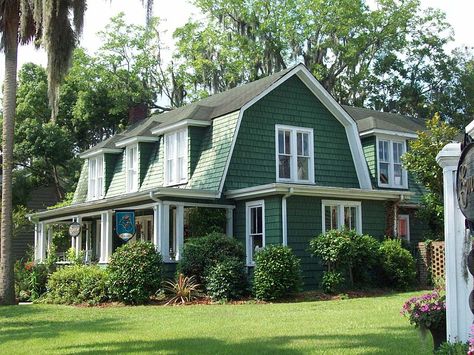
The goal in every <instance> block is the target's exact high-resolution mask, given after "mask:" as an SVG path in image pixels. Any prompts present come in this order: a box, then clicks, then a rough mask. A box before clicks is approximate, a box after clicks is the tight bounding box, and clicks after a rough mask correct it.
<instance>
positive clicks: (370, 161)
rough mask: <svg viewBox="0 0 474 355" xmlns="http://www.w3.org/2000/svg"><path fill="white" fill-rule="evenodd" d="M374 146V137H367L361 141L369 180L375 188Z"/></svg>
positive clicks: (375, 162)
mask: <svg viewBox="0 0 474 355" xmlns="http://www.w3.org/2000/svg"><path fill="white" fill-rule="evenodd" d="M375 144H376V140H375V137H367V138H364V139H362V150H363V152H364V156H365V160H366V161H367V167H368V168H369V174H370V180H371V181H372V185H373V186H376V184H377V179H376V176H377V156H376V155H377V150H376V148H375Z"/></svg>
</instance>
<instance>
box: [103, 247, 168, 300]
mask: <svg viewBox="0 0 474 355" xmlns="http://www.w3.org/2000/svg"><path fill="white" fill-rule="evenodd" d="M161 270H162V258H161V254H160V253H159V252H157V251H156V249H155V246H154V245H153V244H151V243H149V242H146V243H145V242H136V243H133V244H131V243H127V244H125V245H123V246H121V247H119V248H117V250H116V251H115V252H114V253H113V254H112V257H111V259H110V263H109V266H108V271H109V289H110V294H111V296H112V297H113V299H116V300H118V301H121V302H123V303H126V304H142V303H145V302H147V301H148V300H149V298H150V296H152V295H154V294H155V293H156V292H157V291H158V290H159V289H160V286H161V281H162V278H161Z"/></svg>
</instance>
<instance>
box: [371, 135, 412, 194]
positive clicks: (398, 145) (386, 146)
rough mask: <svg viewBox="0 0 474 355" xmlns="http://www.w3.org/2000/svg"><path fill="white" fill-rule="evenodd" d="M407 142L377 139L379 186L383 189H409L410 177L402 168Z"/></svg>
mask: <svg viewBox="0 0 474 355" xmlns="http://www.w3.org/2000/svg"><path fill="white" fill-rule="evenodd" d="M405 152H406V142H405V141H397V140H393V139H388V138H387V139H385V138H377V153H378V184H379V186H382V187H395V188H407V187H408V175H407V171H406V170H405V169H403V166H402V159H401V158H402V155H403V154H405Z"/></svg>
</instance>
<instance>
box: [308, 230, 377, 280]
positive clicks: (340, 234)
mask: <svg viewBox="0 0 474 355" xmlns="http://www.w3.org/2000/svg"><path fill="white" fill-rule="evenodd" d="M378 248H379V242H378V241H377V240H376V239H375V238H373V237H371V236H368V235H360V234H358V233H357V232H355V231H354V230H337V229H332V230H329V231H327V232H326V233H323V234H320V235H319V236H317V237H315V238H313V239H312V240H311V241H310V252H311V254H312V255H313V256H316V257H319V258H321V260H322V261H323V263H325V264H326V266H327V271H330V272H332V271H336V272H340V273H341V274H347V275H349V281H350V284H351V286H353V285H354V283H365V282H368V281H369V278H370V272H371V271H372V269H373V268H374V267H375V266H376V265H377V261H378Z"/></svg>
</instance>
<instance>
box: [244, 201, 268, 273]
mask: <svg viewBox="0 0 474 355" xmlns="http://www.w3.org/2000/svg"><path fill="white" fill-rule="evenodd" d="M246 219H247V223H246V224H247V233H246V234H247V238H246V247H247V248H246V249H247V264H248V265H253V264H254V257H255V253H256V252H257V251H259V250H260V249H261V248H263V247H265V202H264V201H263V200H262V201H252V202H247V204H246Z"/></svg>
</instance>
